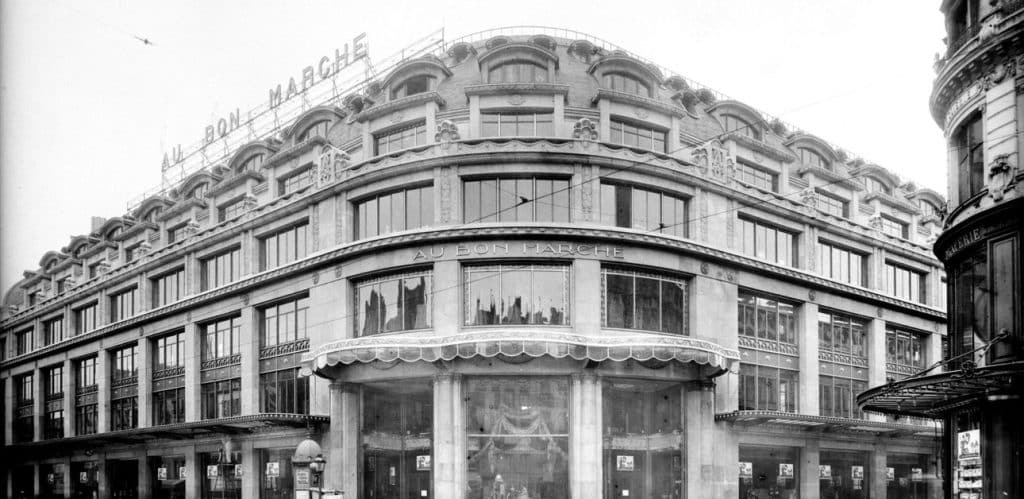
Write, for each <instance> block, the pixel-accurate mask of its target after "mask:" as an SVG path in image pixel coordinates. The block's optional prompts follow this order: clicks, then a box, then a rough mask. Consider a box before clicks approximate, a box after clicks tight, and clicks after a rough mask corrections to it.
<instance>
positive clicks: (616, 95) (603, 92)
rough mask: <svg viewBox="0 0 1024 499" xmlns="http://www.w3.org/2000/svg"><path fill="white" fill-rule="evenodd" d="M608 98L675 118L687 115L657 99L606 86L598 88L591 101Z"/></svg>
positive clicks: (682, 110)
mask: <svg viewBox="0 0 1024 499" xmlns="http://www.w3.org/2000/svg"><path fill="white" fill-rule="evenodd" d="M605 99H607V100H609V101H612V102H621V103H623V104H631V105H634V106H637V107H639V108H642V109H647V110H650V111H654V112H656V113H662V114H666V115H668V116H675V117H677V118H684V117H686V116H688V115H687V114H686V110H685V109H682V108H678V107H675V106H671V105H668V104H664V103H662V102H659V101H657V100H654V99H651V98H647V97H641V96H639V95H633V94H628V93H626V92H619V91H617V90H609V89H607V88H602V89H598V91H597V95H595V96H594V98H593V99H591V102H593V103H595V104H596V103H598V102H599V101H601V100H605Z"/></svg>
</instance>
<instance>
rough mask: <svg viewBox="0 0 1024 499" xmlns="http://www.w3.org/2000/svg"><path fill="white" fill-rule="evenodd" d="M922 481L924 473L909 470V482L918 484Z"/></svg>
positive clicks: (917, 469) (918, 470) (912, 469)
mask: <svg viewBox="0 0 1024 499" xmlns="http://www.w3.org/2000/svg"><path fill="white" fill-rule="evenodd" d="M922 480H924V471H923V470H922V469H921V468H910V481H912V482H920V481H922Z"/></svg>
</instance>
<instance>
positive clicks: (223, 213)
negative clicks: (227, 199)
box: [217, 199, 246, 222]
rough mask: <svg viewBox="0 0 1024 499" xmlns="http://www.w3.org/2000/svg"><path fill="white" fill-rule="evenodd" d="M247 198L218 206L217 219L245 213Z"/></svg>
mask: <svg viewBox="0 0 1024 499" xmlns="http://www.w3.org/2000/svg"><path fill="white" fill-rule="evenodd" d="M245 206H246V204H245V200H244V199H239V200H237V201H233V202H231V203H230V204H226V205H223V206H221V207H219V208H217V221H219V222H223V221H225V220H230V219H232V218H235V217H237V216H241V215H242V214H243V213H245Z"/></svg>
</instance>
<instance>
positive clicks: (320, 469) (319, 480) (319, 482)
mask: <svg viewBox="0 0 1024 499" xmlns="http://www.w3.org/2000/svg"><path fill="white" fill-rule="evenodd" d="M326 465H327V460H326V459H324V455H323V454H317V455H316V459H314V460H313V462H311V463H309V471H311V472H312V473H313V478H315V479H316V490H317V498H323V497H324V481H323V477H324V467H326Z"/></svg>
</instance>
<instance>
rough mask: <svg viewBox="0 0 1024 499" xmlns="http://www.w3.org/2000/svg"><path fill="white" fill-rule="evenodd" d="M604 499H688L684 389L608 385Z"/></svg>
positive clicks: (604, 395)
mask: <svg viewBox="0 0 1024 499" xmlns="http://www.w3.org/2000/svg"><path fill="white" fill-rule="evenodd" d="M602 405H603V412H604V417H603V422H604V435H605V438H604V475H605V477H607V478H606V480H605V490H604V497H606V498H609V499H610V498H618V497H655V498H657V497H682V496H681V492H682V477H683V468H682V463H683V460H682V453H681V452H680V451H679V449H680V445H681V444H682V437H681V435H680V433H679V430H681V429H682V416H681V410H680V386H679V385H678V384H673V383H662V382H653V381H637V380H626V379H617V380H611V379H609V380H606V381H605V382H604V390H603V393H602Z"/></svg>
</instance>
